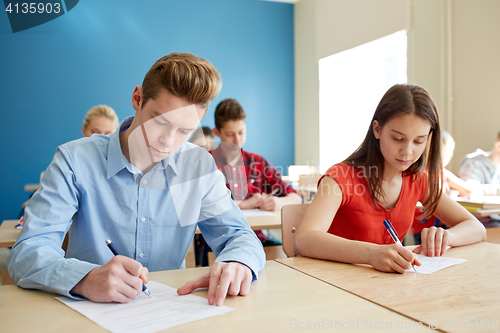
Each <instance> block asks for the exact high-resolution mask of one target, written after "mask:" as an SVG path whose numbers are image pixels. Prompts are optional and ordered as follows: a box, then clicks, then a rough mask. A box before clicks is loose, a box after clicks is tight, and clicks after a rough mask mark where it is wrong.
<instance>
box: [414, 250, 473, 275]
mask: <svg viewBox="0 0 500 333" xmlns="http://www.w3.org/2000/svg"><path fill="white" fill-rule="evenodd" d="M417 258H418V260H419V261H420V262H421V263H422V266H415V269H416V271H417V273H420V274H432V273H435V272H437V271H440V270H442V269H445V268H447V267H450V266H453V265H458V264H461V263H463V262H466V261H467V260H465V259H457V258H447V257H427V256H424V255H422V254H417ZM408 272H413V273H415V271H414V270H413V268H410V269H409V270H408Z"/></svg>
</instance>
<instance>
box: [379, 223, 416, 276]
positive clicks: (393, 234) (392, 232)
mask: <svg viewBox="0 0 500 333" xmlns="http://www.w3.org/2000/svg"><path fill="white" fill-rule="evenodd" d="M384 227H385V228H386V229H387V231H388V232H389V235H391V238H392V240H393V241H394V243H396V244H399V245H401V246H403V244H401V242H400V241H399V238H398V233H397V232H396V229H394V227H393V226H392V224H391V222H389V221H388V220H384ZM411 267H413V270H414V271H415V272H416V271H417V270H416V269H415V266H413V264H412V265H411Z"/></svg>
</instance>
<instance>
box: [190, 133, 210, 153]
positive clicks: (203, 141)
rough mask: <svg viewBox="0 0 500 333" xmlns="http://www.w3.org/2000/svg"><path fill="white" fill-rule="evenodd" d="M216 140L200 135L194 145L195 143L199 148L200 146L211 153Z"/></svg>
mask: <svg viewBox="0 0 500 333" xmlns="http://www.w3.org/2000/svg"><path fill="white" fill-rule="evenodd" d="M214 141H215V140H214V138H212V137H209V136H205V135H200V136H199V137H198V138H197V139H196V140H194V141H193V142H192V143H194V144H195V145H197V146H200V147H202V148H205V149H206V150H208V151H210V150H212V148H213V146H214Z"/></svg>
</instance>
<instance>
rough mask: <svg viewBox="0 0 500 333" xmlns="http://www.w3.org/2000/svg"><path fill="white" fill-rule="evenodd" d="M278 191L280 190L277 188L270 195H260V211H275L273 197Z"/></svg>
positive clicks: (274, 198)
mask: <svg viewBox="0 0 500 333" xmlns="http://www.w3.org/2000/svg"><path fill="white" fill-rule="evenodd" d="M279 191H280V188H279V187H277V188H275V189H274V190H273V191H272V192H271V193H270V194H267V193H262V199H261V201H260V204H259V208H260V209H262V210H267V211H274V210H276V197H275V195H276V194H278V192H279Z"/></svg>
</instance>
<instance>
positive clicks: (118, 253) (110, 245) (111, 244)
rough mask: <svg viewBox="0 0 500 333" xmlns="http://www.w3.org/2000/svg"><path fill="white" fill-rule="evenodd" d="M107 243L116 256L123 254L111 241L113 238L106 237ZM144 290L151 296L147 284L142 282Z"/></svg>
mask: <svg viewBox="0 0 500 333" xmlns="http://www.w3.org/2000/svg"><path fill="white" fill-rule="evenodd" d="M106 245H107V246H108V247H109V249H110V250H111V252H113V254H114V255H115V256H121V254H120V252H118V249H117V248H116V247H115V244H113V242H111V240H109V239H106ZM142 291H143V292H144V293H145V294H146V295H148V296H149V297H151V293H150V292H149V290H148V288H147V287H146V285H145V284H142Z"/></svg>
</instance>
